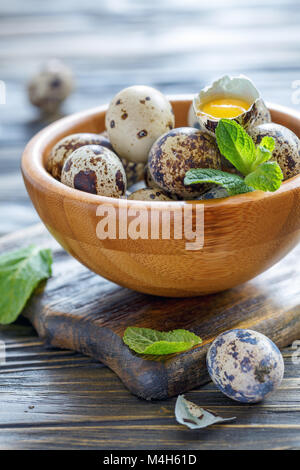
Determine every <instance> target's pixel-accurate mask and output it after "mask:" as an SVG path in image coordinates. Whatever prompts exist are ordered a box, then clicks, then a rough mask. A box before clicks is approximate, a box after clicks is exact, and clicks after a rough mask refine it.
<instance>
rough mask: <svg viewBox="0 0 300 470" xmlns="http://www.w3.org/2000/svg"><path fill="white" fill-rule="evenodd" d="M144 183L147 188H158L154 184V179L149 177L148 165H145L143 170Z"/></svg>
mask: <svg viewBox="0 0 300 470" xmlns="http://www.w3.org/2000/svg"><path fill="white" fill-rule="evenodd" d="M144 181H145V185H146V186H147V188H159V186H158V184H156V183H155V181H154V179H153V178H152V176H151V173H150V170H149V166H148V165H146V166H145V168H144Z"/></svg>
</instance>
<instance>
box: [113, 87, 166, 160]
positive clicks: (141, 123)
mask: <svg viewBox="0 0 300 470" xmlns="http://www.w3.org/2000/svg"><path fill="white" fill-rule="evenodd" d="M105 124H106V128H107V132H108V136H109V139H110V141H111V143H112V146H113V148H114V150H115V152H116V153H117V154H118V155H119V156H120V157H121V158H126V159H127V160H129V161H131V162H142V163H146V161H147V158H148V153H149V150H150V148H151V146H152V144H153V143H154V142H155V140H156V139H157V138H158V137H159V136H161V135H162V134H164V133H165V132H167V131H168V130H170V129H173V127H174V124H175V118H174V113H173V109H172V106H171V104H170V102H169V101H168V100H167V98H166V97H165V96H164V95H163V94H162V93H160V91H158V90H155V89H154V88H151V87H148V86H132V87H129V88H125V89H124V90H122V91H120V92H119V93H118V94H117V95H116V96H115V97H114V98H113V100H112V101H111V103H110V105H109V108H108V110H107V112H106V118H105Z"/></svg>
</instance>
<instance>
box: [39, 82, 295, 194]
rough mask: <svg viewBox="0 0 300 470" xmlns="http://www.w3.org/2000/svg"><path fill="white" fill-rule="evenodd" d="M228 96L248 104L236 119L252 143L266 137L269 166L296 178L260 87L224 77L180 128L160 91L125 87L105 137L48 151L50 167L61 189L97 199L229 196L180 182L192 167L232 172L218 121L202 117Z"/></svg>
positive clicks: (290, 150) (79, 138)
mask: <svg viewBox="0 0 300 470" xmlns="http://www.w3.org/2000/svg"><path fill="white" fill-rule="evenodd" d="M232 94H235V95H236V96H238V97H243V98H244V99H247V100H248V102H249V103H250V104H251V105H250V107H249V109H247V110H245V111H244V112H243V113H241V114H240V115H239V116H237V117H235V118H234V119H235V120H236V121H237V122H238V123H239V124H241V125H242V126H243V127H244V128H245V129H246V130H247V132H248V133H249V135H250V136H251V137H252V138H253V140H254V141H255V143H256V144H259V143H260V141H261V139H262V138H263V137H264V136H265V135H268V136H272V137H273V138H274V140H275V150H274V152H273V160H276V161H277V162H278V164H279V165H280V166H281V168H282V171H283V174H284V179H288V178H290V177H292V176H295V175H296V174H298V173H300V141H299V139H298V137H297V136H296V135H295V134H294V133H293V132H292V131H291V130H289V129H287V128H285V127H284V126H281V125H279V124H275V123H273V122H271V117H270V113H269V111H268V109H267V107H266V105H265V103H264V101H263V100H262V98H261V97H260V95H259V93H258V91H257V89H256V88H255V86H254V85H253V83H252V82H251V81H250V80H249V79H248V78H246V77H243V76H240V77H229V76H224V77H222V78H221V79H219V80H217V81H216V82H214V83H213V84H212V85H211V86H209V87H206V88H204V89H203V90H202V91H201V92H200V93H199V94H198V95H197V96H196V97H195V99H194V101H193V103H192V105H191V107H190V109H189V111H188V113H187V127H179V128H176V127H175V116H174V111H173V109H172V105H171V103H170V102H169V100H168V99H167V98H166V97H165V96H164V95H163V94H162V93H160V92H159V91H158V90H156V89H154V88H151V87H148V86H131V87H129V88H125V89H123V90H122V91H120V92H119V93H118V94H117V95H116V96H115V97H114V98H113V99H112V101H111V103H110V105H109V108H108V110H107V112H106V119H105V123H106V132H105V133H103V134H90V133H89V134H88V133H79V134H72V135H69V136H67V137H64V138H63V139H62V140H60V141H59V142H58V143H57V144H56V145H55V146H54V148H53V149H52V151H51V152H50V155H49V157H48V162H47V169H48V171H49V172H50V173H51V174H52V175H53V176H54V178H56V179H58V180H59V181H61V182H62V183H63V184H65V185H67V186H70V187H72V188H75V189H77V190H80V191H86V192H89V193H92V194H96V195H100V196H108V197H114V198H128V199H131V200H142V201H174V200H183V199H185V200H186V199H214V198H223V197H227V196H228V194H227V193H226V191H225V190H224V189H223V188H220V187H216V186H213V185H208V184H199V185H193V186H186V185H185V184H184V177H185V174H186V173H187V171H188V170H190V169H193V168H214V169H218V170H223V171H234V168H233V167H230V164H228V161H227V160H226V159H225V158H224V157H223V156H222V155H221V154H220V152H219V149H218V146H217V143H216V137H215V128H216V126H217V124H218V118H215V117H213V116H211V115H208V114H205V113H203V112H201V111H199V110H201V105H202V103H205V102H207V101H208V100H209V99H211V97H213V96H226V95H231V96H232Z"/></svg>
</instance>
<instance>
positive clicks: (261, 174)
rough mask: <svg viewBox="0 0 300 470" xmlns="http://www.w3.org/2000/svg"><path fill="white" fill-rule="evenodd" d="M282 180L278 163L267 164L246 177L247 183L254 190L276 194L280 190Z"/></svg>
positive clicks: (263, 164)
mask: <svg viewBox="0 0 300 470" xmlns="http://www.w3.org/2000/svg"><path fill="white" fill-rule="evenodd" d="M282 179H283V174H282V171H281V168H280V166H279V165H278V163H276V162H265V163H262V164H261V165H259V166H258V167H257V168H256V170H254V171H252V173H249V175H247V176H246V178H245V183H246V184H247V185H249V186H251V187H252V188H254V189H260V190H261V191H271V192H274V191H277V189H278V188H280V186H281V181H282Z"/></svg>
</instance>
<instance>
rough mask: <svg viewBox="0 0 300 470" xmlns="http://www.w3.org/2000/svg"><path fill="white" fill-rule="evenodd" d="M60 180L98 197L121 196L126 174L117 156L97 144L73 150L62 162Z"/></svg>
mask: <svg viewBox="0 0 300 470" xmlns="http://www.w3.org/2000/svg"><path fill="white" fill-rule="evenodd" d="M61 182H62V183H63V184H66V185H67V186H70V187H71V188H74V189H78V190H79V191H85V192H87V193H91V194H97V195H99V196H108V197H117V198H120V197H122V196H124V195H125V193H126V188H127V183H126V174H125V170H124V168H123V165H122V163H121V161H120V159H119V157H118V156H117V155H116V154H115V153H113V152H112V151H111V150H109V149H107V148H106V147H102V146H100V145H86V146H84V147H80V148H78V149H77V150H75V151H74V152H73V153H71V155H69V157H68V158H67V160H66V161H65V163H64V166H63V169H62V173H61Z"/></svg>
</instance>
